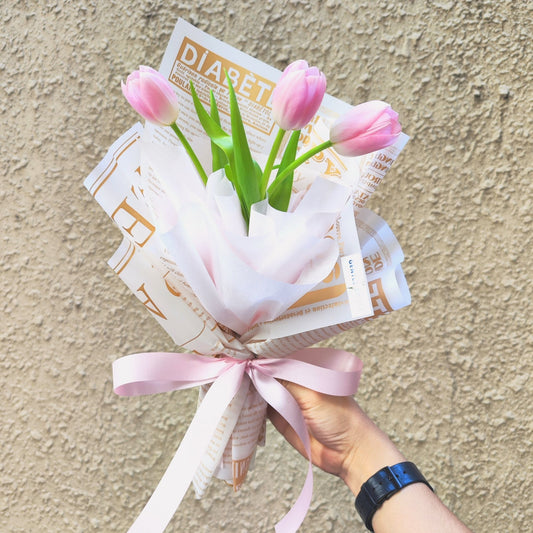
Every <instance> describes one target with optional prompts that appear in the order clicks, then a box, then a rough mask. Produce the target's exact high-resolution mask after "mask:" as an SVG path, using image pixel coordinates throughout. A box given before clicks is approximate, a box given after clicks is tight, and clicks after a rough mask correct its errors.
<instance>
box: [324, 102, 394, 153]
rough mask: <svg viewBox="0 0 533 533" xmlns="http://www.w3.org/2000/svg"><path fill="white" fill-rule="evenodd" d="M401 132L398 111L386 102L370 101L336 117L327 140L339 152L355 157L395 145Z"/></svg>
mask: <svg viewBox="0 0 533 533" xmlns="http://www.w3.org/2000/svg"><path fill="white" fill-rule="evenodd" d="M401 131H402V127H401V125H400V123H399V122H398V113H396V111H394V110H393V109H392V107H391V106H390V105H389V104H387V103H386V102H382V101H380V100H372V101H370V102H365V103H364V104H359V105H357V106H355V107H353V108H352V109H351V110H350V111H348V113H346V115H344V116H342V117H340V118H338V119H337V120H336V122H335V123H334V124H333V126H332V127H331V130H330V133H329V140H330V142H331V143H332V144H333V148H334V149H335V151H336V152H338V153H339V154H340V155H344V156H349V157H355V156H358V155H364V154H368V153H370V152H374V151H376V150H379V149H381V148H385V147H386V146H390V145H391V144H394V142H395V141H396V139H397V138H398V137H399V135H400V133H401Z"/></svg>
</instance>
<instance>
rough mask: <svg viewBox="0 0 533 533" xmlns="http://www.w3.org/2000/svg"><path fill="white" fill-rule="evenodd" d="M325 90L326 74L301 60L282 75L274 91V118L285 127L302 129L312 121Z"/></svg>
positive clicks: (282, 127)
mask: <svg viewBox="0 0 533 533" xmlns="http://www.w3.org/2000/svg"><path fill="white" fill-rule="evenodd" d="M325 92H326V76H325V75H324V74H323V73H322V72H320V70H318V68H317V67H309V65H308V64H307V61H304V60H303V59H299V60H298V61H294V62H293V63H291V64H290V65H289V66H288V67H287V68H286V69H285V70H284V71H283V74H282V75H281V78H280V80H279V82H278V83H277V85H276V87H275V89H274V91H273V93H272V117H273V118H274V121H275V122H276V123H277V124H278V126H279V127H280V128H281V129H282V130H299V129H301V128H303V127H304V126H305V125H306V124H309V122H311V119H312V118H313V117H314V116H315V114H316V112H317V111H318V108H319V107H320V104H321V103H322V99H323V98H324V94H325Z"/></svg>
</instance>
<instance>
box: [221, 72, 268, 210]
mask: <svg viewBox="0 0 533 533" xmlns="http://www.w3.org/2000/svg"><path fill="white" fill-rule="evenodd" d="M226 80H227V82H228V89H229V101H230V114H231V136H232V139H233V152H234V161H233V162H232V161H231V158H229V159H230V164H231V163H234V165H232V166H233V169H234V172H235V176H234V177H235V182H236V183H238V184H239V188H240V190H241V192H242V196H241V202H243V203H244V207H245V208H246V210H247V211H248V213H250V208H251V206H252V205H253V204H255V203H256V202H259V201H260V200H261V194H260V191H259V181H258V179H257V177H256V170H255V165H254V160H253V159H252V154H251V152H250V148H249V146H248V140H247V138H246V132H245V130H244V125H243V123H242V118H241V112H240V110H239V104H238V102H237V97H236V96H235V91H234V89H233V85H232V83H231V79H230V77H229V76H228V73H227V72H226ZM236 188H237V187H236Z"/></svg>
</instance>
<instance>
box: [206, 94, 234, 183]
mask: <svg viewBox="0 0 533 533" xmlns="http://www.w3.org/2000/svg"><path fill="white" fill-rule="evenodd" d="M209 101H210V104H211V118H212V119H213V120H214V121H215V123H216V124H217V125H218V126H220V116H219V114H218V108H217V102H216V100H215V95H214V93H213V91H209ZM211 155H212V160H213V172H216V171H217V170H220V169H221V168H224V167H225V166H226V165H227V163H228V158H227V157H226V154H225V153H224V151H223V150H222V149H221V148H220V147H219V146H218V145H217V144H216V143H215V142H213V141H211ZM228 179H229V178H228Z"/></svg>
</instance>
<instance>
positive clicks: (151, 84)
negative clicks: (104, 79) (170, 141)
mask: <svg viewBox="0 0 533 533" xmlns="http://www.w3.org/2000/svg"><path fill="white" fill-rule="evenodd" d="M121 85H122V93H123V94H124V96H125V97H126V100H127V101H128V102H129V103H130V105H131V107H133V109H135V111H137V113H139V115H141V116H142V117H143V118H145V119H146V120H148V121H149V122H153V123H154V124H157V125H159V126H170V125H171V124H173V123H174V122H176V119H177V118H178V97H177V96H176V93H175V92H174V89H173V88H172V86H171V85H170V83H169V81H168V80H167V79H166V78H165V77H164V76H163V75H162V74H161V73H159V72H158V71H157V70H154V69H153V68H150V67H145V66H141V67H139V70H136V71H134V72H132V73H131V74H130V75H129V76H128V78H127V80H126V83H123V82H122V84H121Z"/></svg>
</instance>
